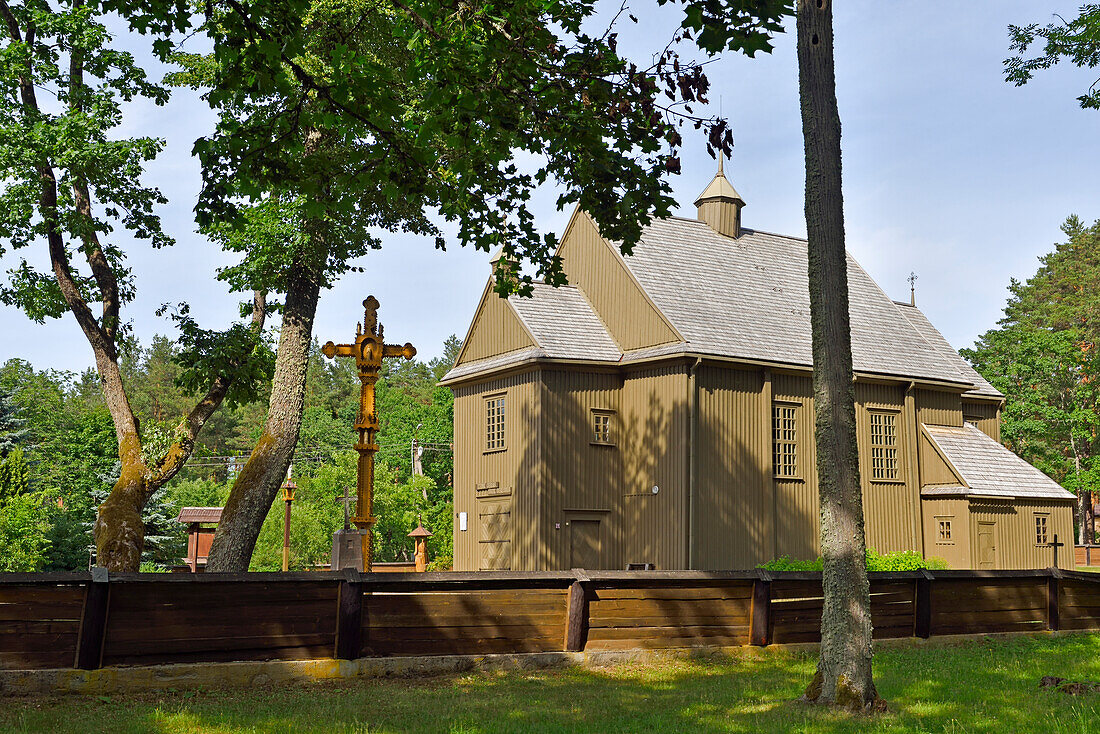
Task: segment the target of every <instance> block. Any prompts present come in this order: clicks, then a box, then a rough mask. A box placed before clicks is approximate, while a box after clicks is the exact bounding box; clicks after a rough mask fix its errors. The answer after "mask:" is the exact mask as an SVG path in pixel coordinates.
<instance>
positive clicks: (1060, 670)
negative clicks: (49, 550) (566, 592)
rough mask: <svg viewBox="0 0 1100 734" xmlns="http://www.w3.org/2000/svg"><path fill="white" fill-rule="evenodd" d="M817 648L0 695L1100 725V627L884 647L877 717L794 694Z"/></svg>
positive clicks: (405, 728) (849, 721)
mask: <svg viewBox="0 0 1100 734" xmlns="http://www.w3.org/2000/svg"><path fill="white" fill-rule="evenodd" d="M814 659H815V658H814V657H813V656H812V655H807V654H802V653H792V652H779V651H775V652H764V653H760V652H756V651H750V652H748V653H746V654H743V655H742V654H737V655H734V656H712V657H709V658H706V659H701V660H675V661H666V662H660V663H645V664H630V665H620V666H617V667H614V668H607V669H601V670H579V669H573V670H559V671H547V672H535V673H478V674H470V675H464V676H457V677H454V676H452V677H444V678H431V679H427V680H418V681H410V680H382V681H374V680H356V681H340V682H328V683H318V684H302V685H295V686H291V687H282V688H270V689H251V690H237V691H198V692H196V691H181V692H169V693H157V694H140V695H129V696H111V697H103V698H96V697H78V696H62V697H50V698H8V699H0V731H3V732H8V731H15V732H68V731H72V732H100V731H102V732H117V733H119V734H123V733H128V732H318V733H321V732H323V733H324V734H329V733H331V732H379V733H381V732H410V733H411V732H588V731H592V732H671V733H672V734H688V733H690V732H702V733H704V734H709V733H711V732H773V731H774V732H787V731H791V732H815V733H816V732H951V733H955V732H1043V733H1049V734H1061V733H1068V732H1074V733H1077V732H1100V693H1097V694H1093V695H1089V696H1080V697H1073V696H1068V695H1066V694H1064V693H1060V692H1057V691H1050V690H1039V688H1038V682H1039V678H1040V677H1042V676H1043V675H1058V676H1061V677H1065V678H1073V679H1085V680H1100V635H1071V636H1065V637H1057V638H1055V637H1041V638H1028V637H1022V638H1014V639H1009V640H1005V639H996V640H994V639H988V640H984V641H965V642H958V643H955V644H951V645H948V646H942V645H941V646H932V645H928V646H915V645H914V646H907V647H905V648H895V649H884V650H881V651H880V652H879V653H878V655H877V656H876V663H875V672H876V677H877V682H878V686H879V691H880V692H881V694H882V695H883V696H884V697H885V698H886V699H887V700H888V701H889V704H890V708H891V713H888V714H882V715H878V716H875V717H874V718H865V717H852V716H848V715H843V714H838V713H834V712H828V711H819V710H816V709H814V708H810V707H806V706H803V705H801V704H798V703H796V702H794V699H795V698H797V696H798V695H799V693H801V691H802V687H803V686H804V685H805V684H806V682H807V681H808V680H809V678H810V675H811V673H812V671H813V667H814Z"/></svg>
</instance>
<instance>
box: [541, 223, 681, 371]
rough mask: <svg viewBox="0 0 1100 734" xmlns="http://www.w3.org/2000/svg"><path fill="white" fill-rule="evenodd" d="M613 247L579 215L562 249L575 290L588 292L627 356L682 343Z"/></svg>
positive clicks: (601, 318)
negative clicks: (636, 352) (638, 351)
mask: <svg viewBox="0 0 1100 734" xmlns="http://www.w3.org/2000/svg"><path fill="white" fill-rule="evenodd" d="M612 248H613V245H611V244H610V243H609V242H607V240H605V239H604V238H603V237H602V236H600V233H599V231H598V230H597V229H596V224H595V222H593V221H592V219H591V218H590V217H589V216H588V215H587V214H585V213H584V212H582V211H579V210H578V211H576V212H574V213H573V218H572V219H571V220H570V222H569V226H568V227H567V228H566V230H565V234H564V235H562V239H561V246H560V248H559V249H558V255H559V256H560V257H561V259H562V265H563V267H564V269H565V274H566V276H567V277H568V279H569V283H570V285H574V286H577V287H579V288H580V289H581V291H583V292H584V295H585V296H586V297H587V298H588V301H589V302H590V303H591V304H592V308H593V309H595V311H596V313H597V314H598V315H599V317H600V320H601V321H602V322H603V323H604V325H605V326H606V327H607V330H608V332H609V333H610V334H611V337H612V338H613V339H614V340H615V343H616V344H618V346H619V348H620V349H622V350H623V351H624V352H628V351H631V350H634V349H644V348H647V347H653V346H657V345H660V344H668V343H671V342H682V341H683V340H684V339H683V337H682V336H680V334H679V333H677V331H676V330H675V329H674V328H673V327H672V325H671V324H670V323H669V322H668V320H667V319H666V318H665V316H664V315H663V314H662V313H661V312H660V311H659V310H657V308H656V306H654V305H653V302H652V301H651V300H650V298H649V296H647V295H646V294H645V292H644V291H643V290H642V288H641V287H640V286H639V285H638V282H637V281H636V280H635V279H634V277H633V276H632V275H631V274H630V272H629V270H628V269H627V268H626V266H625V265H624V264H623V260H622V257H620V256H619V254H618V253H617V252H615V250H613V249H612Z"/></svg>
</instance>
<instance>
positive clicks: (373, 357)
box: [321, 296, 416, 571]
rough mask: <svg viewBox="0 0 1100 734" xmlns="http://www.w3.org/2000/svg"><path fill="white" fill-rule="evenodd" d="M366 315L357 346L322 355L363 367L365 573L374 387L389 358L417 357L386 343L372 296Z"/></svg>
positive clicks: (358, 521)
mask: <svg viewBox="0 0 1100 734" xmlns="http://www.w3.org/2000/svg"><path fill="white" fill-rule="evenodd" d="M363 308H364V309H365V314H364V317H363V323H362V325H360V324H356V325H355V343H354V344H333V343H332V342H328V343H327V344H325V346H323V347H321V353H322V354H324V355H325V356H326V357H328V358H329V359H332V358H333V357H355V366H356V367H358V368H359V382H360V383H361V385H362V386H361V388H360V391H359V417H358V418H356V420H355V430H357V431H358V432H359V442H358V443H357V444H355V450H356V451H358V452H359V472H358V482H357V484H358V487H357V489H358V503H357V505H356V508H355V517H353V518H352V519H351V521H352V522H353V523H355V526H356V527H357V528H359V536H360V543H362V545H363V570H364V571H370V566H371V527H372V526H373V525H374V522H375V519H376V518H375V517H374V516H373V515H371V509H372V505H373V503H374V454H375V453H376V452H377V451H378V444H377V443H375V440H376V438H377V437H378V415H377V414H376V412H375V409H374V385H375V383H376V382H378V370H379V369H380V368H381V367H382V360H383V359H384V358H386V357H404V358H405V359H412V358H413V357H415V356H416V347H414V346H413V345H412V344H409V343H407V342H406V343H405V345H404V346H396V345H394V344H386V343H385V342H384V341H383V336H382V326H381V325H380V324H379V323H378V299H377V298H375V297H374V296H368V297H367V300H365V301H363Z"/></svg>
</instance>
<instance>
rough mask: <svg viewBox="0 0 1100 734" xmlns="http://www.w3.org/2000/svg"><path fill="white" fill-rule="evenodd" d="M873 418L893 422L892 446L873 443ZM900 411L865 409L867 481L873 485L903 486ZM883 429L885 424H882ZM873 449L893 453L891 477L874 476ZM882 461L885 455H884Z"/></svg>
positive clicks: (892, 409) (903, 470) (876, 408)
mask: <svg viewBox="0 0 1100 734" xmlns="http://www.w3.org/2000/svg"><path fill="white" fill-rule="evenodd" d="M875 416H883V417H884V418H886V417H889V418H890V419H891V420H892V421H893V426H892V427H893V432H894V442H893V443H892V444H886V443H875ZM900 416H901V411H900V410H898V409H896V408H880V407H875V408H867V455H866V456H867V458H866V462H867V463H866V467H867V479H868V481H869V482H871V483H873V484H905V463H904V461H903V456H902V441H901V421H900V420H899V418H900ZM884 429H885V424H884ZM884 435H885V431H884ZM875 449H882V450H883V451H891V450H892V451H893V452H894V457H893V463H894V472H893V476H886V477H876V476H875ZM883 460H884V461H886V459H885V454H884V459H883ZM884 466H885V464H884Z"/></svg>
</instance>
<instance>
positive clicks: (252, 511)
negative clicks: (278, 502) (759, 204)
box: [206, 258, 324, 572]
mask: <svg viewBox="0 0 1100 734" xmlns="http://www.w3.org/2000/svg"><path fill="white" fill-rule="evenodd" d="M311 262H312V263H317V262H320V263H323V262H324V258H321V259H320V260H319V261H318V260H312V261H311ZM286 288H287V290H286V304H285V306H284V308H283V324H282V331H281V332H280V335H279V347H278V351H277V352H276V356H275V377H274V379H273V381H272V384H271V398H270V399H269V402H268V408H267V420H266V421H265V423H264V431H263V434H262V435H261V436H260V440H259V441H258V442H257V443H256V446H255V447H254V448H253V449H252V453H251V454H250V455H249V457H248V461H247V462H246V463H245V465H244V468H243V469H242V470H241V473H240V474H239V475H238V476H237V479H236V481H234V482H233V488H232V489H231V490H230V491H229V498H228V499H227V500H226V503H225V509H224V510H223V511H222V518H221V521H220V522H219V523H218V530H217V532H216V533H215V534H214V542H213V544H212V545H211V546H210V554H209V556H208V558H207V563H206V571H207V572H219V571H220V572H239V571H247V570H248V564H249V562H250V561H251V560H252V552H253V550H255V548H256V539H257V538H258V537H259V535H260V528H261V527H263V524H264V518H266V517H267V513H268V510H270V509H271V503H272V502H274V501H275V495H276V494H277V493H278V491H279V487H280V486H281V485H282V482H283V478H284V477H285V476H286V473H287V467H288V466H289V465H290V460H291V458H292V457H293V455H294V447H295V445H296V444H297V443H298V431H299V430H300V429H301V427H302V411H303V410H304V408H305V394H306V369H307V367H308V366H309V346H310V341H311V340H312V338H313V319H314V316H315V315H316V313H317V302H318V300H319V297H320V289H321V285H320V275H319V274H318V273H317V272H316V268H315V267H311V266H310V264H309V263H307V262H306V261H305V260H304V259H303V258H297V259H295V261H294V262H293V263H292V264H291V266H290V268H289V270H288V273H287V284H286Z"/></svg>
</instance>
